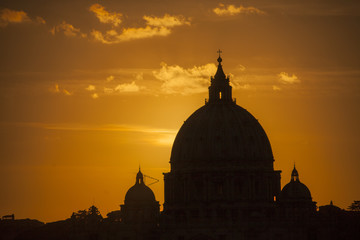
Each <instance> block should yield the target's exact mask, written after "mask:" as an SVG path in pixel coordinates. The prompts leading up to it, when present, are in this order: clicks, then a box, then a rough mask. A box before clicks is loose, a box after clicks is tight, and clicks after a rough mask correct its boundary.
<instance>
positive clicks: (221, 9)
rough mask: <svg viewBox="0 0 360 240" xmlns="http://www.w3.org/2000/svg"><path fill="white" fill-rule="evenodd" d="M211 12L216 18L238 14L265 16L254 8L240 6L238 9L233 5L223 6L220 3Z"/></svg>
mask: <svg viewBox="0 0 360 240" xmlns="http://www.w3.org/2000/svg"><path fill="white" fill-rule="evenodd" d="M213 12H214V13H215V14H216V15H218V16H234V15H238V14H258V15H263V14H265V12H264V11H261V10H260V9H258V8H255V7H252V6H250V7H244V6H242V5H240V6H239V7H236V6H235V5H232V4H230V5H226V6H225V5H224V4H222V3H220V4H219V6H218V7H216V8H214V9H213Z"/></svg>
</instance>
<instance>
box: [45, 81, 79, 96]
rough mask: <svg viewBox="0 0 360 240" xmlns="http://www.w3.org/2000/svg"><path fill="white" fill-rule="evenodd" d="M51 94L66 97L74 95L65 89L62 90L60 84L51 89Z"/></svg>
mask: <svg viewBox="0 0 360 240" xmlns="http://www.w3.org/2000/svg"><path fill="white" fill-rule="evenodd" d="M49 91H50V92H53V93H62V94H64V95H66V96H71V95H73V93H72V92H70V91H68V90H66V89H65V88H60V86H59V84H55V85H54V86H53V87H51V88H50V89H49Z"/></svg>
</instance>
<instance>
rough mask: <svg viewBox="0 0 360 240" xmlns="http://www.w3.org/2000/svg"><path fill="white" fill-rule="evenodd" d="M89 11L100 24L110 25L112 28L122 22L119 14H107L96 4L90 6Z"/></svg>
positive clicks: (103, 8)
mask: <svg viewBox="0 0 360 240" xmlns="http://www.w3.org/2000/svg"><path fill="white" fill-rule="evenodd" d="M89 10H90V11H91V12H93V13H94V14H95V16H96V17H97V18H98V19H99V21H100V22H102V23H110V24H112V25H113V26H115V27H117V26H118V25H120V23H121V22H122V21H121V17H122V14H121V13H116V12H108V11H106V10H105V7H103V6H101V5H100V4H98V3H95V4H93V5H91V6H90V8H89Z"/></svg>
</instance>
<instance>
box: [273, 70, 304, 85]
mask: <svg viewBox="0 0 360 240" xmlns="http://www.w3.org/2000/svg"><path fill="white" fill-rule="evenodd" d="M278 77H279V81H280V82H281V83H284V84H294V83H299V82H300V79H299V78H298V77H297V76H296V75H295V74H292V75H291V76H290V75H289V74H288V73H286V72H281V73H279V74H278Z"/></svg>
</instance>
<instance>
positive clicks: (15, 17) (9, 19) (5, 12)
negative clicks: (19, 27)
mask: <svg viewBox="0 0 360 240" xmlns="http://www.w3.org/2000/svg"><path fill="white" fill-rule="evenodd" d="M23 22H34V23H42V24H45V23H46V22H45V20H44V19H43V18H42V17H35V19H31V18H30V17H29V16H28V14H27V13H26V12H24V11H16V10H11V9H8V8H4V9H2V10H0V27H5V26H7V25H8V24H9V23H23Z"/></svg>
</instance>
